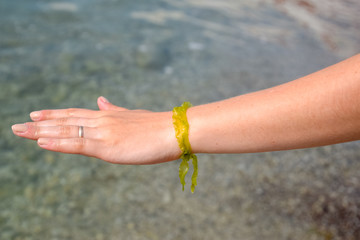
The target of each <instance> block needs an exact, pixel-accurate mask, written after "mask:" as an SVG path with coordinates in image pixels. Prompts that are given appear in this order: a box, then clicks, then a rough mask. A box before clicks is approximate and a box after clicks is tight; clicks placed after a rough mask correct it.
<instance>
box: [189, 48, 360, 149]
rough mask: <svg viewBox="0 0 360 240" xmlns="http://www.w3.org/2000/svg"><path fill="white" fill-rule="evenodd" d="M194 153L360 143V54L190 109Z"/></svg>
mask: <svg viewBox="0 0 360 240" xmlns="http://www.w3.org/2000/svg"><path fill="white" fill-rule="evenodd" d="M188 119H189V123H190V127H191V128H190V133H189V138H190V142H191V145H192V148H193V151H194V152H206V153H244V152H263V151H276V150H286V149H295V148H308V147H315V146H322V145H328V144H335V143H340V142H346V141H353V140H358V139H360V54H359V55H356V56H354V57H352V58H349V59H347V60H345V61H343V62H340V63H338V64H335V65H333V66H330V67H328V68H326V69H323V70H321V71H319V72H316V73H313V74H310V75H308V76H306V77H303V78H300V79H297V80H295V81H292V82H289V83H286V84H283V85H279V86H276V87H273V88H269V89H265V90H262V91H258V92H254V93H250V94H245V95H242V96H238V97H235V98H231V99H227V100H224V101H221V102H215V103H211V104H207V105H203V106H198V107H194V108H191V109H189V110H188Z"/></svg>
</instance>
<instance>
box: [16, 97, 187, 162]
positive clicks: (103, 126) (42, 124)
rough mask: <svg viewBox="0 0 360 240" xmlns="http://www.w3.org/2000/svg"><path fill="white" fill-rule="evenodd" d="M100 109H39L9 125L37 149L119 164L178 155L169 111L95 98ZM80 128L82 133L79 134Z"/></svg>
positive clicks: (159, 159)
mask: <svg viewBox="0 0 360 240" xmlns="http://www.w3.org/2000/svg"><path fill="white" fill-rule="evenodd" d="M98 106H99V109H100V111H94V110H88V109H74V108H69V109H60V110H41V111H36V112H32V113H31V114H30V117H31V119H32V120H33V122H27V123H24V124H16V125H13V126H12V130H13V132H14V134H15V135H17V136H20V137H24V138H29V139H33V140H37V142H38V145H39V146H40V147H41V148H44V149H47V150H51V151H56V152H62V153H72V154H82V155H85V156H92V157H96V158H100V159H102V160H105V161H108V162H111V163H118V164H155V163H161V162H165V161H171V160H176V159H177V158H178V157H179V156H180V155H181V151H180V149H179V146H178V143H177V140H176V137H175V133H174V128H173V125H172V113H171V112H162V113H154V112H149V111H145V110H128V109H125V108H121V107H117V106H115V105H113V104H111V103H109V102H108V101H107V100H106V99H105V98H104V97H99V98H98ZM80 126H82V127H83V136H82V137H81V136H80V132H79V129H80Z"/></svg>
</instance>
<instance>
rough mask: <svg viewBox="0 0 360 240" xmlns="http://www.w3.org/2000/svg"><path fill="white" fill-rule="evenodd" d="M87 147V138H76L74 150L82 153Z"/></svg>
mask: <svg viewBox="0 0 360 240" xmlns="http://www.w3.org/2000/svg"><path fill="white" fill-rule="evenodd" d="M84 149H85V139H84V138H76V139H74V150H75V152H76V153H82V152H83V151H84Z"/></svg>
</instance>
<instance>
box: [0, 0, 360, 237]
mask: <svg viewBox="0 0 360 240" xmlns="http://www.w3.org/2000/svg"><path fill="white" fill-rule="evenodd" d="M359 11H360V2H359V1H358V0H333V1H325V0H243V1H235V0H232V1H231V0H221V1H220V0H206V1H205V0H198V1H191V0H73V1H50V0H33V1H28V0H15V1H12V0H1V1H0V103H1V107H0V116H1V122H0V134H1V137H0V239H4V240H7V239H15V240H19V239H25V240H27V239H29V240H30V239H74V240H78V239H81V240H83V239H95V240H105V239H131V240H132V239H134V240H137V239H154V240H155V239H162V240H164V239H246V240H257V239H270V240H279V239H281V240H282V239H284V240H292V239H295V240H297V239H315V240H317V239H321V240H333V239H360V202H359V199H360V176H359V170H360V143H359V142H352V143H346V144H338V145H334V146H326V147H321V148H312V149H305V150H293V151H284V152H272V153H259V154H241V155H240V154H239V155H205V154H204V155H199V156H198V157H199V177H198V187H197V189H196V191H195V193H194V194H191V192H190V186H189V184H187V186H186V190H185V191H184V192H182V190H181V184H180V183H179V179H178V166H179V162H178V161H174V162H169V163H164V164H161V165H152V166H122V165H113V164H109V163H104V162H102V161H100V160H97V159H92V158H86V157H82V156H76V155H64V154H58V153H53V152H47V151H44V150H41V149H39V148H38V147H37V145H36V143H35V142H33V141H30V140H24V139H20V138H18V137H16V136H14V135H13V134H12V132H11V129H10V127H11V125H12V124H14V123H22V122H25V121H29V120H30V119H29V117H28V114H29V113H30V112H31V111H34V110H39V109H45V108H68V107H81V108H91V109H96V107H97V106H96V99H97V97H98V96H101V95H103V96H105V97H107V98H108V99H109V100H110V101H111V102H113V103H114V104H117V105H120V106H123V107H126V108H130V109H137V108H141V109H149V110H154V111H168V110H171V109H172V108H173V107H174V106H177V105H180V104H181V103H182V102H183V101H191V102H192V103H193V104H194V105H198V104H203V103H207V102H211V101H216V100H220V99H224V98H228V97H232V96H236V95H239V94H244V93H248V92H252V91H256V90H260V89H264V88H268V87H271V86H274V85H277V84H281V83H284V82H287V81H290V80H293V79H296V78H298V77H301V76H304V75H306V74H309V73H311V72H314V71H316V70H319V69H321V68H324V67H326V66H328V65H331V64H334V63H336V62H338V61H341V60H343V59H345V58H347V57H350V56H352V55H354V54H356V53H358V52H360V40H359V38H360V14H359ZM284 101H286V99H284ZM190 171H191V172H192V170H190ZM187 181H188V182H189V178H188V180H187Z"/></svg>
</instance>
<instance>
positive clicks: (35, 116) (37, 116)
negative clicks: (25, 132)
mask: <svg viewBox="0 0 360 240" xmlns="http://www.w3.org/2000/svg"><path fill="white" fill-rule="evenodd" d="M40 117H41V112H40V111H36V112H32V113H30V118H31V119H32V120H39V119H40Z"/></svg>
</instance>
